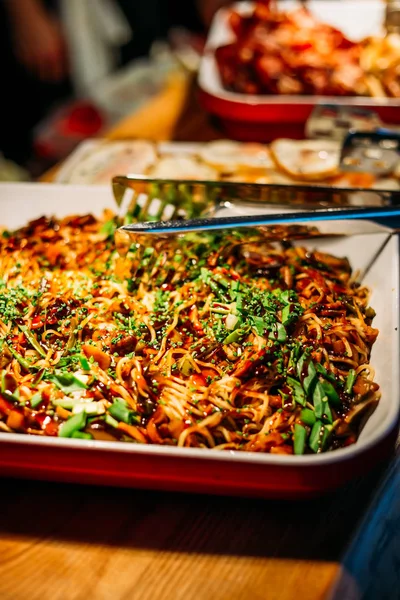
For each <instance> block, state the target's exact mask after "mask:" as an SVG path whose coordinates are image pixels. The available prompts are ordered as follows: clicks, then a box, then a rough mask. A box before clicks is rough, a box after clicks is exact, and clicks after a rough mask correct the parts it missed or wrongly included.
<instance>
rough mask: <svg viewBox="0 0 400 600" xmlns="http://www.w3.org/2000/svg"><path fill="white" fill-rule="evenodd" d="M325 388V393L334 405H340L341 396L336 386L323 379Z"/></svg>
mask: <svg viewBox="0 0 400 600" xmlns="http://www.w3.org/2000/svg"><path fill="white" fill-rule="evenodd" d="M321 385H322V387H323V388H324V392H325V395H326V396H327V397H328V400H329V402H332V404H333V405H334V406H340V404H341V402H340V397H339V394H338V393H337V391H336V390H335V388H334V387H333V385H332V384H331V383H329V381H323V382H322V383H321Z"/></svg>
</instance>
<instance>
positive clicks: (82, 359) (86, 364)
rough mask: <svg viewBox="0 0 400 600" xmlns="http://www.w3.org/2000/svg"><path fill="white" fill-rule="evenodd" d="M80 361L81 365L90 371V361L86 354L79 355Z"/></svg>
mask: <svg viewBox="0 0 400 600" xmlns="http://www.w3.org/2000/svg"><path fill="white" fill-rule="evenodd" d="M79 362H80V363H81V367H82V369H83V370H84V371H90V365H89V361H88V359H87V358H86V356H79Z"/></svg>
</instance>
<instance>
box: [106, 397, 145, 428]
mask: <svg viewBox="0 0 400 600" xmlns="http://www.w3.org/2000/svg"><path fill="white" fill-rule="evenodd" d="M108 412H109V413H110V415H111V416H112V417H114V419H116V420H117V421H123V422H124V423H127V424H128V425H131V424H132V423H138V422H139V421H138V418H137V415H136V413H135V411H133V410H131V409H129V408H128V405H127V403H126V402H125V400H123V399H122V398H117V399H116V400H114V403H113V404H112V405H111V406H110V408H109V409H108Z"/></svg>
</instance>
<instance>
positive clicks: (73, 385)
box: [48, 373, 87, 395]
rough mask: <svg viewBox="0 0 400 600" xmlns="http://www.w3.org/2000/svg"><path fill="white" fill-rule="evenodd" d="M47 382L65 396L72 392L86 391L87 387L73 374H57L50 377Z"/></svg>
mask: <svg viewBox="0 0 400 600" xmlns="http://www.w3.org/2000/svg"><path fill="white" fill-rule="evenodd" d="M48 380H49V381H51V382H52V383H54V384H55V385H56V386H57V387H58V389H60V390H61V391H62V392H64V394H67V395H68V394H71V393H72V392H80V391H82V390H86V389H87V385H86V384H85V383H84V382H83V381H81V380H80V379H79V378H78V377H76V376H75V375H74V374H73V373H57V374H54V375H50V376H49V377H48Z"/></svg>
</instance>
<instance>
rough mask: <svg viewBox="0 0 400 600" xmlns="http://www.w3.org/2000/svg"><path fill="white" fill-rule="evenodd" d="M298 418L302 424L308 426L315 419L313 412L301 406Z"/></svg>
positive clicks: (312, 423)
mask: <svg viewBox="0 0 400 600" xmlns="http://www.w3.org/2000/svg"><path fill="white" fill-rule="evenodd" d="M300 419H301V420H302V421H303V423H304V425H309V426H310V427H312V426H313V425H314V423H315V421H316V420H317V419H316V417H315V412H314V411H313V410H311V409H310V408H303V410H302V411H301V413H300Z"/></svg>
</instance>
